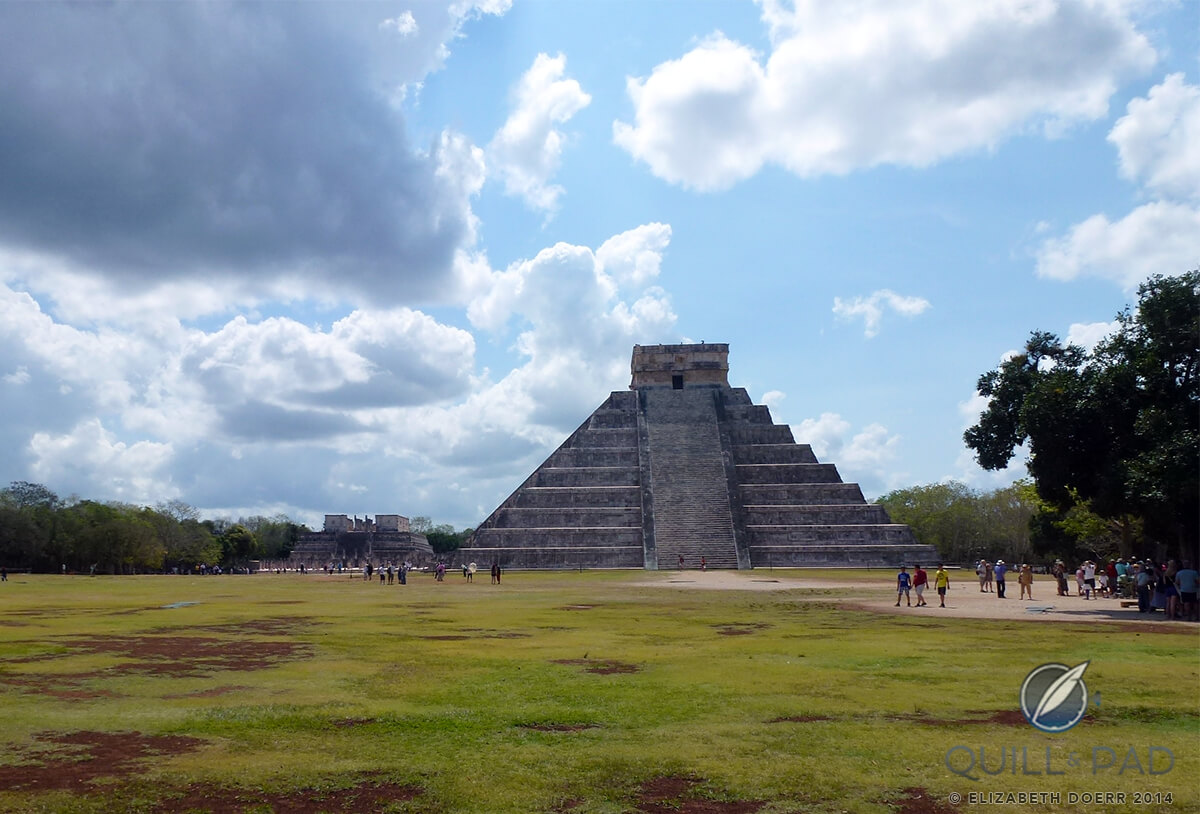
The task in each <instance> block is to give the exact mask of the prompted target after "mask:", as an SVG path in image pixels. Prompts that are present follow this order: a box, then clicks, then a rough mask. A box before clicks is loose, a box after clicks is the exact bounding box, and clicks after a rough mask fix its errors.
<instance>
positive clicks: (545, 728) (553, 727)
mask: <svg viewBox="0 0 1200 814" xmlns="http://www.w3.org/2000/svg"><path fill="white" fill-rule="evenodd" d="M517 726H519V727H520V728H521V729H532V730H533V731H534V732H582V731H583V730H585V729H598V728H599V727H597V726H596V724H554V723H539V724H517Z"/></svg>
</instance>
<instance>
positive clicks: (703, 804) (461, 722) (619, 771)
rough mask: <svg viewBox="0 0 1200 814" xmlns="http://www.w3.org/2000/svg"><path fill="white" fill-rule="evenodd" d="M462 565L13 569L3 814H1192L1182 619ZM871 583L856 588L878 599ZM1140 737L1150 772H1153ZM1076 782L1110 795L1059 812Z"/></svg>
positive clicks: (1191, 707)
mask: <svg viewBox="0 0 1200 814" xmlns="http://www.w3.org/2000/svg"><path fill="white" fill-rule="evenodd" d="M777 573H778V572H777ZM756 574H757V572H756ZM760 576H761V575H760ZM854 576H855V575H854V574H852V573H847V572H842V573H840V574H839V573H827V574H822V575H817V577H818V578H824V579H830V580H835V579H846V578H848V577H854ZM477 577H479V579H478V580H477V581H476V582H475V583H474V584H466V583H464V582H463V580H462V577H461V575H458V574H453V573H452V574H450V575H448V576H447V579H446V582H444V583H436V582H435V581H434V580H433V578H432V577H429V576H424V575H421V576H417V575H414V576H413V577H412V578H411V579H410V580H409V584H408V585H406V586H399V585H380V584H379V583H378V582H373V583H370V584H365V583H364V582H363V581H362V580H361V579H358V580H352V579H350V578H347V577H326V576H324V575H309V576H300V575H295V574H287V575H273V574H259V575H255V576H223V577H204V578H201V577H117V578H111V577H110V578H105V577H97V578H88V577H60V576H15V577H11V578H10V580H9V581H8V582H7V583H4V584H2V585H0V702H2V704H3V706H2V707H0V709H2V710H3V713H2V715H0V810H4V811H79V812H84V811H87V812H92V811H96V812H99V811H104V812H109V811H127V810H128V811H147V812H178V811H192V810H196V811H210V810H211V811H254V812H267V811H288V812H308V811H312V812H316V811H377V810H383V811H420V812H548V811H560V812H568V811H569V812H634V811H645V812H667V811H671V812H727V813H730V814H731V813H733V812H752V811H762V812H793V811H795V812H800V811H828V812H841V811H854V812H857V811H863V812H886V811H902V812H909V813H910V814H914V813H915V812H943V813H944V812H953V811H963V812H967V811H993V810H1001V809H1002V810H1004V811H1024V810H1027V811H1046V810H1049V811H1056V810H1058V811H1073V810H1082V809H1086V810H1089V811H1126V810H1128V811H1139V812H1144V811H1180V810H1191V811H1197V810H1200V784H1197V783H1196V778H1197V777H1200V635H1198V633H1197V627H1196V626H1195V625H1187V624H1180V625H1179V626H1178V627H1177V628H1175V629H1168V630H1167V631H1166V632H1162V627H1163V626H1146V627H1143V628H1141V629H1138V628H1136V627H1135V626H1132V625H1119V624H1063V623H1050V622H1047V623H1039V622H1029V621H1021V622H1007V621H995V620H985V619H950V618H923V617H916V616H915V615H911V614H909V615H903V616H892V615H887V614H880V613H871V612H866V611H862V610H857V609H854V608H853V607H850V606H847V605H841V604H838V603H839V601H840V600H843V599H845V598H846V596H847V594H848V591H847V590H846V589H844V588H839V589H834V588H828V589H822V588H815V589H811V590H787V591H773V592H764V591H737V590H725V591H715V590H696V589H688V588H686V587H662V586H659V585H652V584H650V583H651V581H654V580H659V581H661V579H662V577H661V576H660V575H654V574H643V573H634V572H588V573H582V574H581V573H511V574H509V575H506V577H505V579H504V584H503V585H502V586H499V587H496V586H492V585H489V584H488V577H487V575H486V574H479V575H477ZM875 578H876V579H879V581H880V587H879V588H878V589H872V588H864V589H862V590H863V591H865V592H867V593H871V592H873V591H874V592H877V593H881V594H886V593H887V592H888V589H889V584H890V583H889V582H888V581H887V580H885V579H883V578H881V577H880V576H879V575H878V574H876V575H875ZM749 579H750V577H749V576H747V580H749ZM189 603H192V604H189ZM1088 659H1091V662H1092V663H1091V665H1090V666H1089V668H1088V671H1087V673H1086V675H1085V680H1086V682H1087V686H1088V690H1089V692H1090V693H1092V694H1093V695H1095V694H1096V693H1100V694H1101V695H1102V701H1101V703H1100V705H1099V706H1093V707H1091V709H1090V710H1089V711H1088V713H1087V715H1086V716H1085V718H1084V720H1083V721H1082V722H1081V723H1080V725H1078V726H1076V727H1074V728H1073V729H1071V730H1069V731H1068V732H1065V733H1062V734H1057V735H1050V734H1044V733H1041V732H1039V731H1038V730H1035V729H1034V728H1033V727H1031V726H1030V725H1028V724H1027V723H1025V721H1024V719H1023V717H1022V716H1021V714H1020V712H1019V703H1018V692H1019V689H1020V686H1021V682H1022V680H1023V679H1024V677H1025V675H1026V674H1027V673H1028V672H1029V671H1030V670H1031V669H1032V668H1034V667H1035V666H1037V665H1039V664H1042V663H1045V662H1061V663H1063V664H1067V665H1075V664H1078V663H1079V662H1082V661H1084V660H1088ZM952 747H962V748H961V749H959V750H958V751H957V752H955V753H954V755H952V760H951V763H952V765H954V766H955V768H958V769H959V770H964V767H965V761H966V758H967V756H968V754H970V755H972V756H973V759H978V757H979V751H980V749H981V748H982V749H983V750H984V766H983V768H985V769H988V770H991V771H995V769H997V768H998V767H999V766H1000V755H1001V754H1004V755H1005V756H1006V757H1005V761H1006V762H1005V764H1004V765H1005V768H1004V770H1003V772H1002V773H1000V774H998V775H996V776H990V775H989V774H985V773H984V772H981V771H980V768H979V767H976V768H974V769H972V770H971V771H965V772H964V773H966V774H974V775H975V776H977V777H979V780H971V779H968V778H966V777H963V776H958V775H955V774H954V773H952V772H951V771H950V769H949V768H948V767H947V765H946V755H947V750H949V749H951V748H952ZM1151 747H1157V748H1158V749H1159V750H1160V751H1158V752H1156V753H1154V754H1153V755H1151V754H1150V749H1151ZM963 749H965V750H967V751H963ZM1047 750H1049V759H1050V766H1049V769H1050V770H1051V771H1054V772H1062V773H1061V774H1054V775H1050V776H1047V774H1046V770H1047V768H1048V767H1047V754H1048V751H1047ZM1097 750H1099V751H1097ZM1104 750H1108V751H1104ZM1131 750H1132V760H1133V761H1136V763H1137V764H1138V765H1137V766H1136V767H1135V766H1134V765H1132V764H1131ZM1161 750H1169V753H1170V754H1171V755H1173V761H1174V762H1173V766H1172V767H1171V768H1170V770H1169V771H1165V772H1163V773H1161V774H1151V773H1150V771H1151V770H1155V771H1159V770H1162V769H1163V768H1164V766H1165V765H1166V764H1165V759H1166V758H1165V756H1166V755H1167V754H1168V752H1167V751H1161ZM1110 753H1111V755H1113V756H1114V759H1112V760H1110V759H1109V755H1110ZM1012 754H1015V755H1016V757H1017V759H1018V763H1017V764H1016V766H1015V768H1014V765H1013V762H1012V760H1010V759H1009V757H1008V756H1009V755H1012ZM1072 754H1073V755H1074V756H1075V761H1074V762H1075V764H1076V765H1071V763H1072V757H1071V756H1072ZM1093 758H1095V759H1096V762H1097V763H1099V764H1104V763H1112V764H1113V765H1111V767H1108V768H1103V767H1097V768H1094V767H1093ZM1150 758H1153V759H1154V760H1155V761H1156V763H1155V764H1154V765H1149V761H1150ZM1022 760H1023V764H1022V763H1021V762H1020V761H1022ZM1122 767H1123V769H1124V770H1123V771H1118V770H1119V769H1121V768H1122ZM1139 769H1140V771H1139ZM1035 771H1036V772H1040V774H1033V772H1035ZM971 792H975V793H979V792H991V793H996V792H1013V793H1018V792H1025V793H1031V792H1053V793H1058V794H1060V795H1062V797H1061V798H1060V802H1059V803H1057V804H1055V803H1053V802H1051V803H1050V804H1044V803H1037V804H1029V805H1020V804H1017V805H1003V806H1001V807H998V806H996V805H991V804H986V803H978V802H977V803H972V802H970V801H969V799H968V798H967V795H968V794H969V793H971ZM1097 792H1103V793H1114V794H1116V793H1123V794H1125V795H1126V798H1125V802H1124V803H1121V802H1119V801H1114V802H1111V803H1105V804H1102V805H1088V806H1084V805H1082V804H1080V803H1073V802H1071V798H1069V797H1068V795H1069V794H1071V793H1074V794H1083V793H1097ZM955 794H957V795H961V798H960V799H958V801H957V802H954V801H953V800H954V799H955V798H953V797H952V795H955ZM1168 794H1169V795H1171V797H1170V802H1167V801H1166V800H1167V797H1166V795H1168ZM1135 795H1146V797H1143V798H1140V799H1137V798H1135ZM1143 800H1148V804H1147V803H1145V802H1143Z"/></svg>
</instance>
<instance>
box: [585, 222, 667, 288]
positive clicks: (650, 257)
mask: <svg viewBox="0 0 1200 814" xmlns="http://www.w3.org/2000/svg"><path fill="white" fill-rule="evenodd" d="M670 242H671V227H670V226H668V225H667V224H665V223H647V224H645V225H643V226H638V227H637V228H636V229H630V230H629V231H628V232H622V233H621V234H619V235H613V236H612V237H610V238H609V239H608V240H606V241H604V242H603V243H602V244H600V248H599V249H597V250H596V262H597V263H598V264H599V266H600V269H601V270H602V271H603V272H604V273H606V274H609V275H612V277H613V278H615V279H616V281H617V282H618V283H619V284H622V285H626V284H628V285H634V286H639V285H645V284H646V283H647V282H649V281H650V280H652V279H654V278H655V277H657V276H658V272H659V269H660V268H661V267H662V256H663V252H664V251H666V248H667V244H669V243H670Z"/></svg>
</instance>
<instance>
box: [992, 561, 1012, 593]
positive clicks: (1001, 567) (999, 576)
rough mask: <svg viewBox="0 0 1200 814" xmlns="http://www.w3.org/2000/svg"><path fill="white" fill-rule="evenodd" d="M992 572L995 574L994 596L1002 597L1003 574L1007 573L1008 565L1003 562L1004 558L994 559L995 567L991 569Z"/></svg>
mask: <svg viewBox="0 0 1200 814" xmlns="http://www.w3.org/2000/svg"><path fill="white" fill-rule="evenodd" d="M992 573H994V574H995V575H996V598H997V599H1004V575H1005V574H1007V573H1008V566H1007V565H1005V564H1004V560H996V567H995V568H994V569H992Z"/></svg>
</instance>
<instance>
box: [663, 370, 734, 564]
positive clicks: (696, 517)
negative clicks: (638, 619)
mask: <svg viewBox="0 0 1200 814" xmlns="http://www.w3.org/2000/svg"><path fill="white" fill-rule="evenodd" d="M713 393H714V391H713V390H712V389H707V388H705V389H692V390H666V389H657V390H646V391H644V392H643V393H642V394H641V396H642V402H643V415H644V418H645V422H646V427H647V431H648V438H649V460H650V487H651V490H652V491H653V494H654V541H655V554H656V561H657V566H658V568H659V569H660V570H661V569H668V568H677V567H678V564H679V557H680V556H682V557H683V558H684V567H686V568H698V567H699V566H700V561H701V558H702V557H703V558H704V559H705V560H706V561H707V565H708V567H709V568H737V567H738V558H737V547H736V544H735V540H734V527H733V516H732V511H731V508H730V502H729V485H728V482H727V478H726V471H725V462H724V457H723V454H722V445H721V435H720V429H719V426H718V423H717V412H716V408H715V406H714V402H713Z"/></svg>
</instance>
